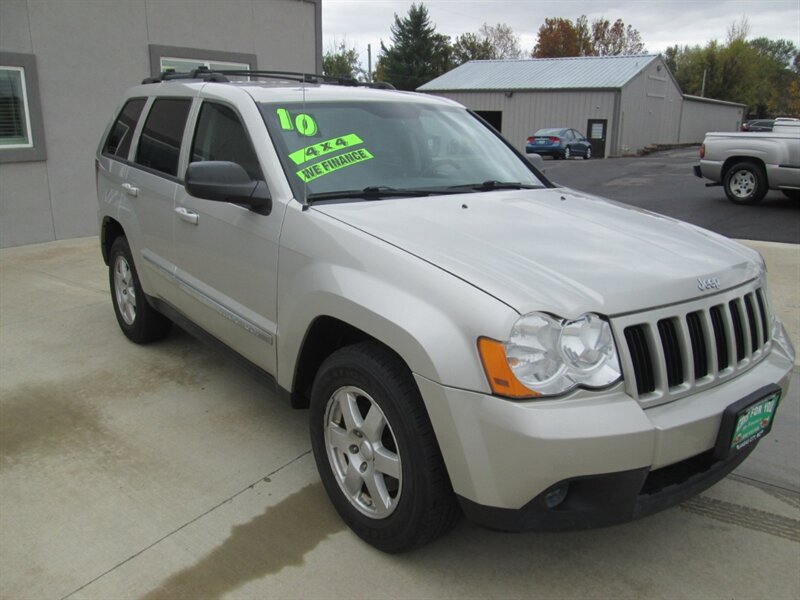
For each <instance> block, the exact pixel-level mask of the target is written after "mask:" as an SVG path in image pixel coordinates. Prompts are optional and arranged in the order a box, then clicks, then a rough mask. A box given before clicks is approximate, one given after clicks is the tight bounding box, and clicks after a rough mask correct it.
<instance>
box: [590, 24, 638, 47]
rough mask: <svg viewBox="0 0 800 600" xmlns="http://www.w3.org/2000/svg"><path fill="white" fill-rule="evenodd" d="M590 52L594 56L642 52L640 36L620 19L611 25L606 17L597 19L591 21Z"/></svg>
mask: <svg viewBox="0 0 800 600" xmlns="http://www.w3.org/2000/svg"><path fill="white" fill-rule="evenodd" d="M592 50H593V52H592V54H593V55H594V56H617V55H620V54H641V53H642V52H644V44H643V43H642V36H641V34H640V33H639V31H638V30H636V29H634V28H633V27H631V26H630V25H628V26H627V27H626V26H625V23H624V22H623V21H622V19H617V20H616V21H614V24H613V25H612V24H611V23H609V21H608V19H602V18H601V19H597V20H596V21H594V22H593V23H592Z"/></svg>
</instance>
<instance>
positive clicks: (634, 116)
mask: <svg viewBox="0 0 800 600" xmlns="http://www.w3.org/2000/svg"><path fill="white" fill-rule="evenodd" d="M418 91H420V92H427V93H431V94H436V95H438V96H445V97H447V98H451V99H453V100H455V101H457V102H460V103H461V104H463V105H465V106H467V107H468V108H470V109H472V110H474V111H476V112H477V113H479V114H480V115H481V116H483V117H484V118H485V119H487V120H488V121H489V122H490V123H492V124H493V125H494V126H495V127H496V128H497V129H499V130H500V131H501V132H502V133H503V135H504V136H505V137H506V138H508V139H509V140H510V141H511V142H512V143H513V144H514V145H515V146H516V147H517V148H518V149H520V150H523V151H524V148H525V140H526V139H527V137H528V136H529V135H531V134H532V133H533V132H534V131H536V130H537V129H541V128H543V127H571V128H574V129H577V130H579V131H580V132H582V133H584V134H585V135H586V137H587V138H589V139H590V140H591V142H592V151H593V155H594V156H595V157H598V158H600V157H603V156H619V155H622V154H632V153H636V152H638V151H639V150H641V149H642V148H644V147H645V146H648V145H650V144H674V143H688V142H696V143H700V142H702V141H703V136H704V135H705V133H706V131H737V130H738V129H739V128H740V126H741V124H742V119H743V116H744V109H745V106H744V105H743V104H734V103H731V102H721V101H718V100H710V99H708V98H697V97H694V96H686V95H684V94H683V93H682V92H681V89H680V87H679V86H678V84H677V82H676V81H675V79H674V78H673V77H672V74H671V73H670V72H669V69H668V68H667V65H666V64H665V63H664V61H663V59H662V58H661V57H660V56H657V55H636V56H604V57H595V56H591V57H580V58H544V59H527V60H480V61H470V62H468V63H465V64H463V65H461V66H459V67H457V68H455V69H453V70H452V71H450V72H448V73H445V74H444V75H442V76H440V77H437V78H436V79H434V80H432V81H430V82H428V83H426V84H425V85H423V86H421V87H420V88H419V89H418Z"/></svg>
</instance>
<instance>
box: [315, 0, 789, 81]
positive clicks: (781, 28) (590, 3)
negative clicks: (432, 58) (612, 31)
mask: <svg viewBox="0 0 800 600" xmlns="http://www.w3.org/2000/svg"><path fill="white" fill-rule="evenodd" d="M411 4H412V2H411V1H410V0H408V1H405V0H323V2H322V33H323V52H326V51H328V50H329V49H330V48H332V45H333V42H334V40H335V41H336V42H341V41H345V42H346V43H347V45H348V46H351V47H352V46H354V47H355V48H356V50H358V51H359V53H360V54H361V59H362V62H363V63H364V66H365V67H366V62H367V44H372V57H373V58H372V61H373V63H372V64H373V68H374V67H375V62H376V59H377V56H378V53H379V51H380V42H381V40H383V43H384V44H386V45H387V46H389V45H390V44H391V33H390V31H389V28H390V26H391V25H392V23H393V22H394V14H395V13H397V14H398V15H399V16H401V17H403V16H405V15H406V14H407V13H408V9H409V8H410V6H411ZM424 4H425V6H426V7H427V8H428V12H429V13H430V16H431V20H432V21H433V23H434V24H435V25H436V30H437V31H438V32H439V33H444V34H446V35H449V36H451V37H455V36H457V35H460V34H462V33H466V32H469V31H477V29H478V28H479V27H480V26H481V25H482V24H483V23H484V22H486V23H490V24H495V23H498V22H501V23H507V24H508V25H511V26H512V27H513V28H514V31H515V32H516V33H517V35H519V36H520V38H521V39H520V41H521V46H522V49H523V52H524V53H525V54H526V55H527V54H529V53H530V50H531V49H532V48H533V46H534V44H535V42H536V31H537V30H538V29H539V26H540V25H542V24H543V23H544V20H545V18H546V17H563V18H567V19H572V20H573V21H574V20H575V19H576V18H577V17H578V16H580V15H581V14H586V16H588V17H589V21H590V22H591V21H592V20H593V19H595V18H598V17H601V16H602V17H605V18H607V19H609V20H610V21H612V22H613V21H614V20H615V19H618V18H620V19H622V20H623V21H624V22H625V24H626V25H632V26H633V27H635V28H636V29H638V30H639V33H641V34H642V40H643V41H644V43H645V46H646V48H647V51H648V52H653V53H658V52H661V51H663V50H664V49H666V48H667V46H671V45H673V44H689V45H695V44H700V45H703V44H705V43H706V42H707V41H709V40H712V39H718V40H720V41H724V40H725V36H726V32H727V29H728V26H729V25H730V24H731V23H732V22H733V21H738V20H739V19H741V17H742V16H746V17H747V19H748V20H749V22H750V31H751V34H750V37H751V38H753V37H768V38H773V39H779V38H785V39H788V40H791V41H792V42H794V44H795V45H796V46H800V0H558V1H552V0H427V1H425V2H424Z"/></svg>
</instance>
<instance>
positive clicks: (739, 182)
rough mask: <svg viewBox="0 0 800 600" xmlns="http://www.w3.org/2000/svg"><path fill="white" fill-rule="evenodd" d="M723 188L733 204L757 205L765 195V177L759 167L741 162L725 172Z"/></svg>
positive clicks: (766, 187) (751, 163)
mask: <svg viewBox="0 0 800 600" xmlns="http://www.w3.org/2000/svg"><path fill="white" fill-rule="evenodd" d="M723 186H724V187H725V194H726V195H727V196H728V200H730V201H731V202H733V203H734V204H758V203H759V202H761V201H762V200H763V199H764V196H766V195H767V190H768V186H767V175H766V173H764V169H762V168H761V166H760V165H757V164H756V163H753V162H749V161H742V162H739V163H736V164H735V165H733V166H732V167H731V168H730V169H728V170H727V171H726V172H725V178H724V180H723Z"/></svg>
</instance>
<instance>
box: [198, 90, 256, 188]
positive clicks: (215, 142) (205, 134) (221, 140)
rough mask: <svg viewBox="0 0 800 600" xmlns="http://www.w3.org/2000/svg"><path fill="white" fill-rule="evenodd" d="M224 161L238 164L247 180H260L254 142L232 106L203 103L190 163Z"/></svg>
mask: <svg viewBox="0 0 800 600" xmlns="http://www.w3.org/2000/svg"><path fill="white" fill-rule="evenodd" d="M202 160H225V161H230V162H235V163H237V164H239V165H241V166H242V167H243V168H244V170H245V171H247V174H248V175H249V176H250V179H252V180H253V181H263V180H264V175H263V174H262V172H261V167H260V165H259V164H258V158H257V157H256V153H255V150H253V145H252V144H251V143H250V139H249V138H248V137H247V134H246V133H245V130H244V126H243V125H242V122H241V121H240V120H239V117H238V115H237V114H236V113H235V112H234V111H233V109H231V108H229V107H227V106H225V105H223V104H217V103H214V102H204V103H203V106H202V107H200V116H199V117H198V118H197V129H196V130H195V134H194V142H193V143H192V153H191V160H190V162H197V161H202Z"/></svg>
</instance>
